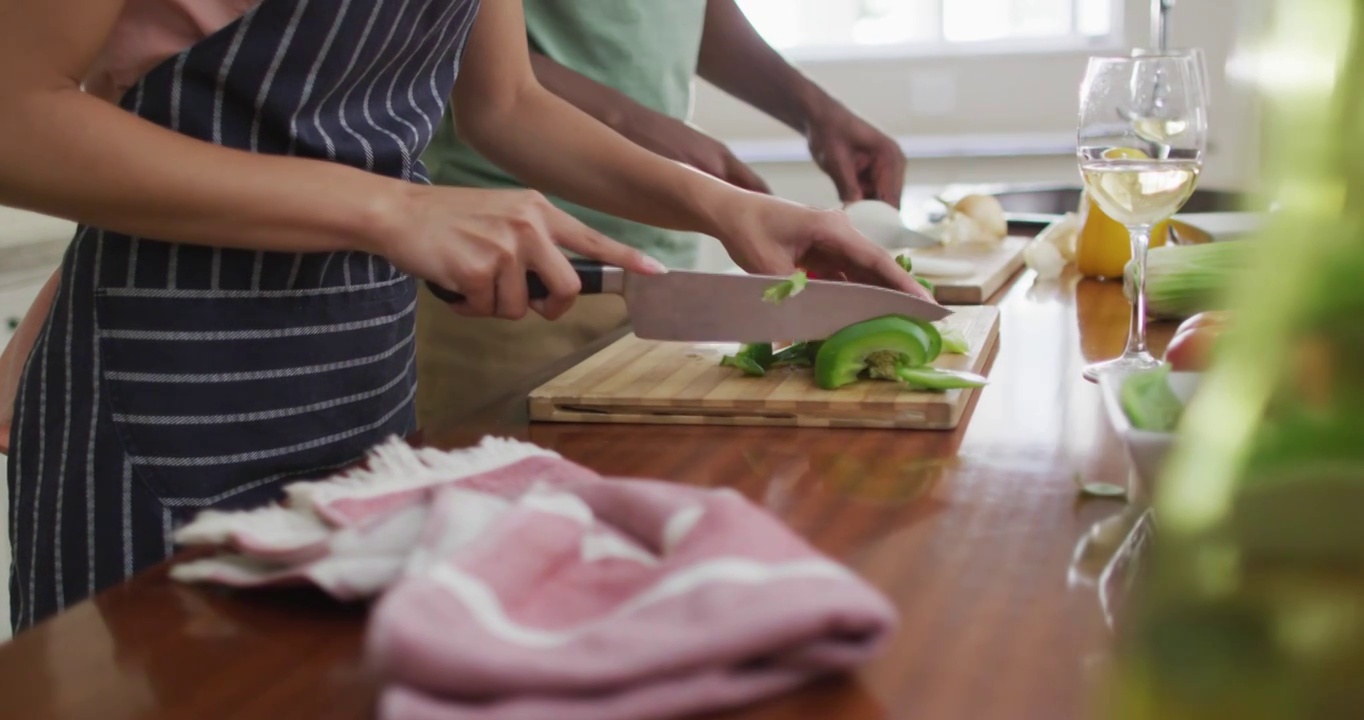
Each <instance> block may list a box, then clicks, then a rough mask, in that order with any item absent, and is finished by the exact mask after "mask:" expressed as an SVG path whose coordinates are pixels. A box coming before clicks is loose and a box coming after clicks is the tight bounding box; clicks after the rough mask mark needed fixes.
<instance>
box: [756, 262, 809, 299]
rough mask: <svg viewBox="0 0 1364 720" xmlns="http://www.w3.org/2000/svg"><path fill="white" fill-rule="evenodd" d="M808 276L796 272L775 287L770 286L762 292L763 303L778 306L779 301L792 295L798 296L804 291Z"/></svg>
mask: <svg viewBox="0 0 1364 720" xmlns="http://www.w3.org/2000/svg"><path fill="white" fill-rule="evenodd" d="M806 282H808V276H807V275H806V274H805V271H804V270H797V271H795V272H794V273H792V274H791V276H790V277H788V278H786V279H785V280H782V281H781V282H779V283H777V284H776V285H772V286H771V287H769V288H767V289H766V290H764V291H763V302H767V303H772V304H773V305H780V304H781V301H783V300H785V299H786V298H789V297H792V296H794V295H799V294H800V291H801V290H804V289H805V284H806Z"/></svg>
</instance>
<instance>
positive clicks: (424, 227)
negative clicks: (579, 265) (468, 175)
mask: <svg viewBox="0 0 1364 720" xmlns="http://www.w3.org/2000/svg"><path fill="white" fill-rule="evenodd" d="M396 218H397V220H396V222H395V223H394V224H393V225H392V226H391V227H390V228H389V229H388V230H387V231H386V232H384V233H382V235H383V237H381V238H379V239H378V246H377V247H376V248H375V249H374V250H373V251H374V252H377V253H379V254H382V255H384V256H385V257H387V258H388V259H389V260H390V261H391V262H392V263H393V264H394V265H395V266H397V267H398V268H399V269H401V270H403V271H405V272H407V273H409V274H411V275H414V276H417V277H420V278H422V279H423V280H427V281H430V282H432V283H435V284H436V285H438V286H441V287H444V288H446V289H448V290H453V291H456V292H459V293H460V294H462V295H464V297H465V301H464V302H461V303H456V304H453V305H452V307H453V308H454V309H455V311H456V312H459V313H460V314H463V315H471V316H495V317H500V318H507V319H512V320H515V319H519V318H522V317H524V316H525V314H526V311H527V309H528V308H529V309H533V310H535V311H536V312H537V313H539V314H540V315H543V316H544V317H545V318H547V319H550V320H555V319H557V318H559V317H561V316H562V315H563V314H564V313H565V312H567V311H568V309H569V308H570V307H572V305H573V301H574V299H576V297H577V295H578V293H579V292H581V291H582V282H581V280H580V279H579V278H578V275H577V273H575V272H574V271H573V267H572V265H571V264H570V263H569V260H568V258H567V257H566V256H565V255H564V253H563V252H562V251H561V250H560V248H563V249H566V250H571V251H573V252H575V253H578V254H579V255H582V256H584V257H587V258H591V259H594V260H600V261H602V262H604V263H606V264H608V265H615V266H618V267H621V268H624V269H626V270H628V271H631V272H636V273H643V274H653V273H659V272H664V271H665V268H664V267H663V265H662V264H660V263H659V262H658V261H656V260H654V259H652V258H650V257H648V256H647V255H645V254H644V253H642V252H640V251H639V250H636V249H634V248H631V247H629V246H626V245H622V244H621V243H618V242H616V241H614V240H611V239H609V238H607V237H606V236H605V235H602V234H601V233H599V232H597V231H595V230H593V229H591V228H589V227H587V226H586V225H584V224H582V223H581V222H579V221H578V220H577V219H575V218H573V217H572V216H570V215H568V214H567V213H565V212H564V211H562V210H560V209H559V208H557V207H555V206H554V205H552V204H551V203H550V202H549V201H548V200H546V199H545V197H544V196H543V195H541V194H540V193H537V192H534V191H531V190H475V189H470V188H451V187H439V186H421V185H413V186H411V187H410V189H409V190H408V191H407V194H406V196H405V202H404V203H403V207H401V208H399V209H398V211H397V214H396ZM527 271H533V272H535V273H536V274H537V275H538V276H539V277H540V279H541V280H542V281H543V282H544V284H545V287H546V288H548V289H549V293H550V294H549V297H548V298H547V299H545V300H543V301H541V300H535V301H531V300H530V298H529V290H528V288H527V285H526V273H527Z"/></svg>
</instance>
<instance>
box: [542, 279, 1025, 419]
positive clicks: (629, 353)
mask: <svg viewBox="0 0 1364 720" xmlns="http://www.w3.org/2000/svg"><path fill="white" fill-rule="evenodd" d="M953 309H954V312H953V314H952V315H950V316H948V317H947V318H944V319H943V320H942V321H941V323H940V326H941V327H942V328H944V329H946V330H955V331H956V332H958V333H960V334H961V336H962V337H963V338H964V339H965V340H966V344H967V347H968V348H969V349H970V352H968V353H966V354H943V355H939V356H938V357H937V359H935V360H934V362H933V365H934V366H935V367H938V368H942V369H947V370H965V371H969V372H974V373H980V372H982V371H983V370H984V369H985V365H986V363H988V362H989V361H990V359H991V357H993V354H994V349H995V345H996V339H997V338H998V337H999V309H998V308H996V307H993V306H991V305H970V306H959V307H954V308H953ZM738 349H739V346H738V345H737V344H729V343H680V342H678V343H675V342H659V341H655V340H641V339H639V338H637V337H635V336H634V335H626V336H625V337H622V338H621V339H619V340H617V341H616V342H614V343H612V344H611V345H610V346H608V347H606V348H603V349H602V350H601V351H600V352H597V353H593V354H592V355H590V356H588V358H587V359H586V360H583V361H582V362H581V363H578V364H577V365H574V366H573V367H571V368H569V369H568V370H566V371H564V372H563V373H561V374H559V375H557V376H556V377H555V378H554V379H552V380H550V381H549V382H547V383H545V384H544V385H541V386H540V387H538V388H536V389H534V390H532V391H531V393H530V418H531V420H533V421H534V420H546V421H555V422H572V423H625V424H634V425H638V424H658V425H729V426H739V425H757V426H781V427H840V428H866V427H882V428H915V429H927V428H931V429H938V430H941V429H948V430H950V429H952V428H955V427H956V426H957V425H958V424H959V422H960V420H961V416H962V414H963V413H964V412H965V411H966V405H967V403H968V402H970V399H971V396H972V395H973V394H975V392H976V391H975V390H967V389H957V390H948V391H945V392H907V391H906V390H905V388H904V386H903V385H901V384H899V383H887V382H861V383H854V384H852V385H849V386H847V387H842V388H839V389H837V390H823V389H821V388H820V387H819V386H818V385H815V383H814V374H813V372H812V370H811V369H810V368H775V369H773V370H771V371H770V372H768V373H767V374H766V375H764V376H762V377H749V376H747V375H744V374H743V373H741V372H739V371H738V370H736V369H734V368H731V367H722V366H721V365H720V359H721V358H722V357H724V356H725V355H726V354H731V353H734V352H737V351H738Z"/></svg>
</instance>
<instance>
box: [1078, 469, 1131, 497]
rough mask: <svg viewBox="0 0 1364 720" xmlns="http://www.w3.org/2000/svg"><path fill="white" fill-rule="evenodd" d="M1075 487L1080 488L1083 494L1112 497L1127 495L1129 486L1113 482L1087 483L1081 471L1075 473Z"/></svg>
mask: <svg viewBox="0 0 1364 720" xmlns="http://www.w3.org/2000/svg"><path fill="white" fill-rule="evenodd" d="M1075 487H1077V488H1079V489H1080V494H1081V495H1091V496H1093V497H1111V498H1125V497H1127V488H1125V487H1123V486H1121V485H1114V484H1113V483H1105V482H1098V483H1087V482H1085V481H1084V478H1081V477H1080V473H1075Z"/></svg>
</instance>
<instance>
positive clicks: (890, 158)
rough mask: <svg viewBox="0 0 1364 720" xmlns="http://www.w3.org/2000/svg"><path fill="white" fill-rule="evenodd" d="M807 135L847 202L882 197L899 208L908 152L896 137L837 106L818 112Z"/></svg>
mask: <svg viewBox="0 0 1364 720" xmlns="http://www.w3.org/2000/svg"><path fill="white" fill-rule="evenodd" d="M806 137H807V138H808V141H809V144H810V154H811V155H812V156H813V157H814V160H815V163H816V164H818V165H819V167H820V169H822V170H823V171H824V172H825V173H826V174H827V175H828V176H829V178H830V179H831V180H833V182H834V187H836V188H837V189H838V196H839V199H840V200H842V201H843V203H844V204H847V203H850V202H855V201H857V200H881V201H883V202H887V203H890V204H891V205H893V206H895V207H897V208H898V207H900V193H901V191H902V190H903V189H904V184H905V155H904V153H903V152H901V151H900V145H899V143H897V142H895V140H894V138H891V137H890V136H888V135H886V134H885V133H883V132H881V131H880V130H877V129H876V128H875V127H873V126H872V125H870V124H869V123H867V122H866V121H865V120H863V119H862V118H859V117H857V116H856V115H854V114H853V113H852V112H850V111H849V110H847V109H846V108H844V107H842V106H838V105H831V106H830V107H828V108H826V109H824V110H822V111H821V112H818V113H815V114H814V115H813V117H812V118H811V120H810V125H809V129H808V131H807V134H806Z"/></svg>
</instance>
